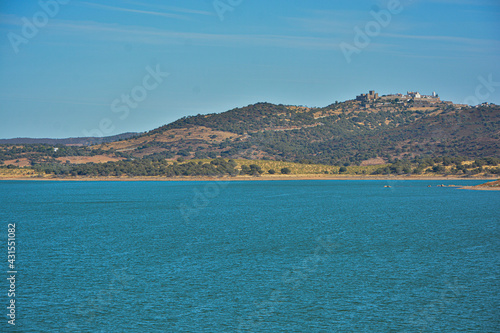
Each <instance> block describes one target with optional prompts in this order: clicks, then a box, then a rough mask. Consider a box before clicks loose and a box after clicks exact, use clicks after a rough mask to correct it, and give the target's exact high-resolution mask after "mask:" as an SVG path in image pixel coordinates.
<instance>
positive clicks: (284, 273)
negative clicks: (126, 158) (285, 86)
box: [0, 180, 500, 332]
mask: <svg viewBox="0 0 500 333" xmlns="http://www.w3.org/2000/svg"><path fill="white" fill-rule="evenodd" d="M441 183H444V184H459V185H460V184H462V185H476V184H478V183H481V181H456V180H454V181H269V182H267V181H259V182H35V181H3V182H0V202H1V208H2V209H1V211H0V219H1V222H2V224H1V225H2V228H3V231H2V232H1V233H0V234H1V239H2V244H3V245H2V247H3V248H4V251H3V252H4V256H5V260H4V261H3V262H4V264H3V267H2V270H3V271H4V272H5V274H4V275H7V273H6V272H7V271H8V267H7V260H6V259H7V250H6V242H7V225H8V223H15V224H16V243H17V244H16V245H17V246H16V255H17V257H16V269H17V270H18V274H17V277H16V297H15V299H16V305H17V307H16V326H15V329H16V330H17V331H18V332H237V331H241V332H421V331H422V332H499V331H500V319H499V308H500V293H499V291H500V280H499V273H500V265H499V258H500V237H499V225H500V218H499V207H500V192H494V191H468V190H459V189H456V188H448V187H446V188H438V187H436V185H437V184H441ZM386 184H389V185H391V188H384V185H386ZM429 184H431V185H433V186H432V187H431V188H428V187H427V185H429ZM2 286H3V287H2V288H4V290H2V291H1V292H0V293H1V297H2V298H1V301H2V303H1V304H2V308H3V309H4V312H5V314H6V313H7V310H5V309H6V306H7V305H8V302H9V300H8V299H7V291H8V287H9V285H8V281H6V280H5V279H4V283H3V284H2ZM2 318H6V317H5V315H3V316H2ZM3 320H4V322H2V323H1V324H0V331H13V329H12V327H10V328H9V326H10V325H8V324H7V319H3Z"/></svg>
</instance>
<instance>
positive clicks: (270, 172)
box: [268, 169, 276, 175]
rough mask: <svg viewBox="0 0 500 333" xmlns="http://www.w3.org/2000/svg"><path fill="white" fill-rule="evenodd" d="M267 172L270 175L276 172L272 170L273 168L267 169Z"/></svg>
mask: <svg viewBox="0 0 500 333" xmlns="http://www.w3.org/2000/svg"><path fill="white" fill-rule="evenodd" d="M268 172H269V174H270V175H274V174H275V173H276V170H274V169H269V171H268Z"/></svg>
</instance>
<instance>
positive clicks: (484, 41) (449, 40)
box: [382, 33, 500, 47]
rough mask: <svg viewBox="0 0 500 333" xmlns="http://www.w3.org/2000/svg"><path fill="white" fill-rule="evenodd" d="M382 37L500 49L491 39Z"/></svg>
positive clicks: (413, 36) (497, 43) (389, 35)
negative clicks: (487, 46)
mask: <svg viewBox="0 0 500 333" xmlns="http://www.w3.org/2000/svg"><path fill="white" fill-rule="evenodd" d="M382 36H386V37H392V38H403V39H418V40H425V41H435V42H446V43H457V44H469V45H472V44H474V45H483V46H486V45H489V46H496V47H500V41H498V40H492V39H481V38H467V37H455V36H432V35H405V34H389V33H386V34H382Z"/></svg>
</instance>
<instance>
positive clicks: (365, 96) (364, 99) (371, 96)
mask: <svg viewBox="0 0 500 333" xmlns="http://www.w3.org/2000/svg"><path fill="white" fill-rule="evenodd" d="M376 99H378V93H375V90H370V91H369V92H368V94H361V95H359V96H356V100H357V101H361V102H369V101H374V100H376Z"/></svg>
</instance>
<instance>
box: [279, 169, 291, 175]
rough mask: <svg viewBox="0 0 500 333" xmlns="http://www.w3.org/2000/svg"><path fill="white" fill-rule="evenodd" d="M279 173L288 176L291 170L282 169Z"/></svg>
mask: <svg viewBox="0 0 500 333" xmlns="http://www.w3.org/2000/svg"><path fill="white" fill-rule="evenodd" d="M281 173H282V174H283V175H289V174H291V173H292V170H290V169H289V168H283V169H281Z"/></svg>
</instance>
